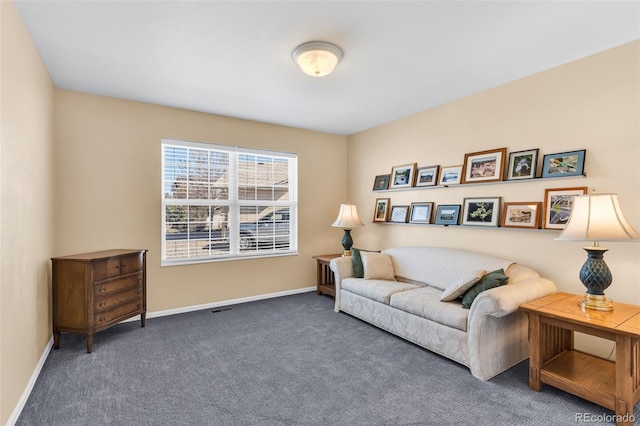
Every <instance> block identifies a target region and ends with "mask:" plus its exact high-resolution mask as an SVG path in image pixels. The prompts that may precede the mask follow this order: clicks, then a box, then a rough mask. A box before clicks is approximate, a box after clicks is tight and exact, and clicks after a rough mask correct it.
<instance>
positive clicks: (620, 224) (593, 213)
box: [556, 194, 640, 241]
mask: <svg viewBox="0 0 640 426" xmlns="http://www.w3.org/2000/svg"><path fill="white" fill-rule="evenodd" d="M556 240H565V241H634V240H640V234H639V233H638V231H636V230H635V229H633V227H632V226H631V225H630V224H629V222H627V220H626V219H625V218H624V215H623V214H622V210H621V209H620V205H619V204H618V196H617V195H616V194H594V195H580V196H577V197H575V198H574V199H573V209H572V210H571V216H570V217H569V222H568V223H567V226H566V227H565V229H564V231H563V232H562V234H560V236H559V237H558V238H556Z"/></svg>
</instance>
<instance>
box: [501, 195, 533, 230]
mask: <svg viewBox="0 0 640 426" xmlns="http://www.w3.org/2000/svg"><path fill="white" fill-rule="evenodd" d="M540 210H542V203H541V202H539V201H525V202H521V203H504V205H503V207H502V226H503V227H505V228H532V229H538V226H539V225H540Z"/></svg>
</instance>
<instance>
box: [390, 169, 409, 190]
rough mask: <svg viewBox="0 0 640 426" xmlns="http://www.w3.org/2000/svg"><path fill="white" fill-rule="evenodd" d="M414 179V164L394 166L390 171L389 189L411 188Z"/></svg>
mask: <svg viewBox="0 0 640 426" xmlns="http://www.w3.org/2000/svg"><path fill="white" fill-rule="evenodd" d="M415 177H416V163H411V164H405V165H403V166H395V167H394V168H392V169H391V182H390V183H389V188H391V189H393V188H411V187H412V186H413V181H414V180H415Z"/></svg>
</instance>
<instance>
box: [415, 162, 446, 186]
mask: <svg viewBox="0 0 640 426" xmlns="http://www.w3.org/2000/svg"><path fill="white" fill-rule="evenodd" d="M439 171H440V166H426V167H418V174H417V176H416V186H436V185H437V184H438V172H439Z"/></svg>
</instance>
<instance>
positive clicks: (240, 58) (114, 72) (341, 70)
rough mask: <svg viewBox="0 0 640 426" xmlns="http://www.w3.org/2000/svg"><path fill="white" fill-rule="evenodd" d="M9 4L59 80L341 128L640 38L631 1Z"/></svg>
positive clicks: (139, 97)
mask: <svg viewBox="0 0 640 426" xmlns="http://www.w3.org/2000/svg"><path fill="white" fill-rule="evenodd" d="M15 4H16V6H17V8H18V10H19V12H20V14H21V16H22V18H23V20H24V21H25V23H26V25H27V27H28V29H29V31H30V33H31V35H32V36H33V39H34V40H35V43H36V45H37V47H38V49H39V51H40V54H41V55H42V58H43V60H44V63H45V65H46V67H47V69H48V70H49V73H50V74H51V78H52V79H53V82H54V84H55V85H56V87H59V88H62V89H69V90H75V91H80V92H87V93H93V94H98V95H105V96H111V97H116V98H123V99H130V100H135V101H141V102H149V103H154V104H159V105H167V106H173V107H178V108H185V109H190V110H196V111H203V112H208V113H214V114H221V115H226V116H232V117H239V118H245V119H249V120H255V121H262V122H268V123H275V124H281V125H286V126H292V127H299V128H304V129H311V130H318V131H322V132H328V133H335V134H341V135H349V134H353V133H356V132H359V131H361V130H365V129H369V128H371V127H375V126H377V125H380V124H383V123H386V122H389V121H392V120H395V119H398V118H400V117H404V116H407V115H409V114H412V113H415V112H418V111H422V110H425V109H428V108H431V107H433V106H436V105H439V104H442V103H445V102H448V101H451V100H454V99H458V98H461V97H463V96H466V95H469V94H472V93H476V92H479V91H482V90H485V89H488V88H490V87H494V86H497V85H500V84H503V83H506V82H509V81H512V80H515V79H518V78H521V77H524V76H527V75H530V74H533V73H536V72H539V71H542V70H545V69H548V68H551V67H554V66H557V65H560V64H563V63H566V62H570V61H573V60H576V59H579V58H582V57H585V56H588V55H591V54H593V53H596V52H599V51H602V50H605V49H608V48H611V47H614V46H617V45H620V44H623V43H626V42H629V41H632V40H636V39H640V2H639V1H516V0H514V1H478V0H476V1H137V2H134V1H98V2H95V1H84V0H78V1H20V0H18V1H16V2H15ZM312 40H321V41H328V42H332V43H335V44H337V45H339V46H340V47H341V48H342V49H343V51H344V59H343V60H342V62H341V63H340V64H338V66H337V67H336V70H335V71H334V73H333V74H331V75H329V76H327V77H323V78H313V77H309V76H307V75H305V74H303V73H302V72H301V71H300V70H299V69H298V68H297V66H296V65H295V63H294V62H293V60H292V58H291V52H292V51H293V50H294V49H295V48H296V46H298V45H299V44H301V43H304V42H307V41H312Z"/></svg>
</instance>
